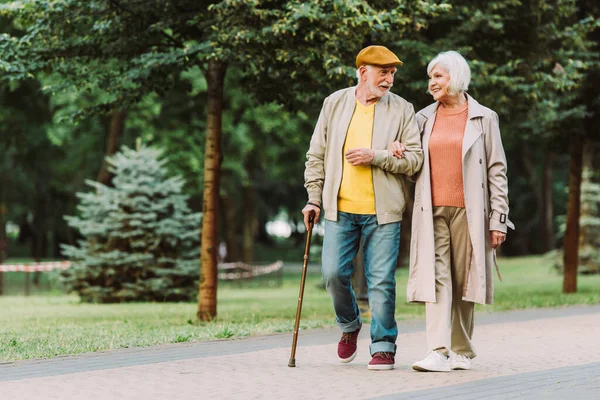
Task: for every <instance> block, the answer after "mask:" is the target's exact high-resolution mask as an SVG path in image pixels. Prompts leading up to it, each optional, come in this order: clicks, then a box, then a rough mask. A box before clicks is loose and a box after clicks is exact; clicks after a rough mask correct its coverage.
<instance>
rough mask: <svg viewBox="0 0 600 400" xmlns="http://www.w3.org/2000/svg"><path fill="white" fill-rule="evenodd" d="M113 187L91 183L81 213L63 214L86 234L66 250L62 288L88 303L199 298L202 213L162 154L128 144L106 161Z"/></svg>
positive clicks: (82, 197) (83, 199)
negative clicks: (170, 174)
mask: <svg viewBox="0 0 600 400" xmlns="http://www.w3.org/2000/svg"><path fill="white" fill-rule="evenodd" d="M107 161H108V163H109V170H110V172H111V173H112V174H114V178H113V181H112V183H113V185H114V187H108V186H105V185H103V184H101V183H98V182H93V181H87V182H86V183H87V184H88V185H90V186H91V187H92V188H94V189H95V190H94V191H93V192H90V193H78V194H77V196H78V197H79V198H80V199H81V202H80V205H79V206H78V214H79V216H68V217H65V219H66V220H67V222H68V224H69V225H70V226H71V227H73V228H75V229H77V230H78V231H79V232H80V233H81V235H82V236H83V237H84V239H83V240H80V241H79V242H78V246H69V245H64V246H63V250H64V253H65V254H66V255H67V256H68V257H69V259H70V260H71V267H70V268H69V269H67V270H65V271H64V272H63V277H64V280H65V283H66V284H67V285H68V287H69V288H70V289H71V290H72V291H75V292H77V293H78V294H79V296H80V297H81V299H82V300H83V301H87V302H100V303H115V302H128V301H189V300H191V299H193V298H194V297H195V295H196V294H197V282H198V277H199V271H200V266H199V247H200V245H199V241H200V221H201V214H200V213H192V212H191V211H190V209H189V208H188V206H187V204H186V201H187V198H188V196H185V195H183V194H182V193H181V192H182V187H183V185H184V181H183V179H182V178H181V177H178V176H176V177H168V173H167V170H166V168H165V163H166V160H164V159H161V151H159V150H157V149H153V148H148V147H143V146H141V147H140V148H139V149H138V150H132V149H129V148H127V147H123V148H122V149H121V151H120V152H118V153H116V154H115V155H114V156H113V157H108V158H107Z"/></svg>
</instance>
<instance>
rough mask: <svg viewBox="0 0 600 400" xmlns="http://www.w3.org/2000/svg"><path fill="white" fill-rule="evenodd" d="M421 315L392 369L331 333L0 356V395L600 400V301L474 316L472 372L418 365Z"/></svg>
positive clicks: (406, 327) (404, 329) (405, 329)
mask: <svg viewBox="0 0 600 400" xmlns="http://www.w3.org/2000/svg"><path fill="white" fill-rule="evenodd" d="M423 327H424V324H423V321H406V322H402V321H400V322H399V328H400V335H399V337H398V342H397V344H398V353H397V355H396V369H394V370H393V371H368V370H367V369H366V365H367V363H368V362H369V359H370V357H369V354H368V345H369V337H368V329H363V330H362V331H361V335H360V338H359V355H358V356H357V357H356V359H355V360H354V361H353V362H352V363H350V364H340V363H339V362H338V361H337V359H336V356H335V348H336V342H337V340H338V339H339V332H338V331H337V330H336V329H325V330H311V331H301V332H300V336H299V340H298V350H297V353H296V364H297V367H296V368H288V367H287V362H288V359H289V356H290V345H291V334H278V335H270V336H261V337H255V338H248V339H242V340H230V341H214V342H202V343H184V344H176V345H164V346H158V347H151V348H137V349H123V350H116V351H110V352H105V353H94V354H84V355H81V356H77V357H59V358H54V359H50V360H31V361H21V362H16V363H7V364H0V399H2V400H24V399H26V400H34V399H35V400H37V399H61V400H66V399H81V400H95V399H98V400H106V399H140V400H141V399H144V400H150V399H167V400H178V399H185V400H189V399H283V398H286V399H303V400H309V399H448V398H456V399H461V400H463V399H483V398H485V399H512V398H519V399H521V398H523V399H565V398H569V399H572V400H575V399H577V400H579V399H600V306H589V307H583V306H582V307H569V308H560V309H543V310H526V311H516V312H509V313H494V314H477V316H476V326H475V336H474V342H475V344H476V346H477V351H478V353H479V356H478V357H477V358H475V359H474V360H473V369H472V370H470V371H452V372H450V373H418V372H415V371H413V370H411V368H410V365H411V363H412V362H413V361H415V360H416V359H419V358H420V357H422V356H423V355H424V353H425V351H426V346H425V334H424V332H423Z"/></svg>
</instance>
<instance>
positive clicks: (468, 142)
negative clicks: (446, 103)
mask: <svg viewBox="0 0 600 400" xmlns="http://www.w3.org/2000/svg"><path fill="white" fill-rule="evenodd" d="M467 100H468V102H469V114H468V116H467V126H466V127H465V135H464V137H463V145H462V159H463V161H464V159H465V155H466V154H467V152H468V151H469V149H470V148H471V146H473V144H475V142H476V141H477V139H479V136H481V134H482V133H483V132H482V131H481V129H480V127H481V126H482V124H481V123H480V120H479V121H478V119H480V118H481V117H483V107H482V106H481V105H480V104H479V103H478V102H477V100H475V99H474V98H472V97H471V96H469V95H468V94H467Z"/></svg>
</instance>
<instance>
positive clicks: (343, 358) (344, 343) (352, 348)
mask: <svg viewBox="0 0 600 400" xmlns="http://www.w3.org/2000/svg"><path fill="white" fill-rule="evenodd" d="M360 328H361V327H360V326H359V327H358V329H357V330H355V331H354V332H344V333H342V338H341V339H340V341H339V343H338V358H339V359H340V362H343V363H349V362H350V361H352V360H354V357H356V353H358V350H356V342H357V341H358V333H359V332H360Z"/></svg>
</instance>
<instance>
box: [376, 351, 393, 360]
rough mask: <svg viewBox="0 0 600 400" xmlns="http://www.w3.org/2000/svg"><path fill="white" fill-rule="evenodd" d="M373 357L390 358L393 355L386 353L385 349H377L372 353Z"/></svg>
mask: <svg viewBox="0 0 600 400" xmlns="http://www.w3.org/2000/svg"><path fill="white" fill-rule="evenodd" d="M375 357H381V358H387V359H388V360H392V359H393V358H394V355H393V354H392V353H388V352H387V351H379V352H377V353H375V354H373V358H375Z"/></svg>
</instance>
